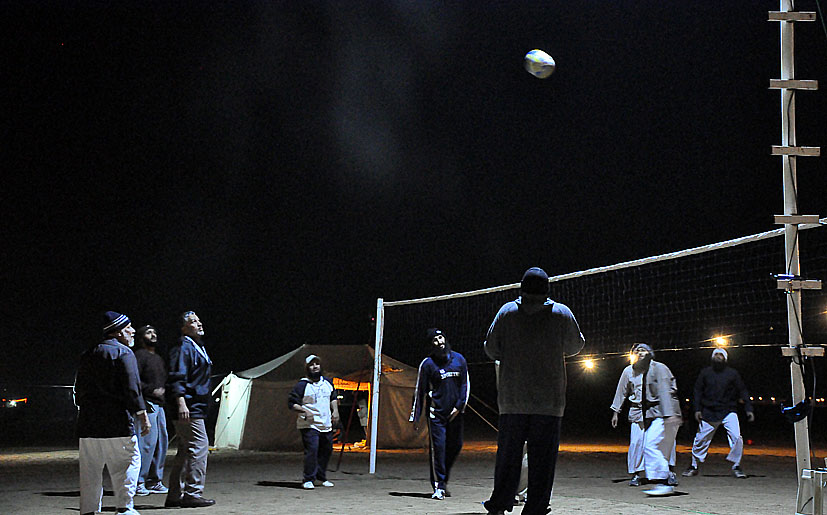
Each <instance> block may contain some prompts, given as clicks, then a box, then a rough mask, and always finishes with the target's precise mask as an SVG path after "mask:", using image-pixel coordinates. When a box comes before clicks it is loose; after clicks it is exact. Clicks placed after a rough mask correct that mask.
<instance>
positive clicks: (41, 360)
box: [0, 0, 827, 402]
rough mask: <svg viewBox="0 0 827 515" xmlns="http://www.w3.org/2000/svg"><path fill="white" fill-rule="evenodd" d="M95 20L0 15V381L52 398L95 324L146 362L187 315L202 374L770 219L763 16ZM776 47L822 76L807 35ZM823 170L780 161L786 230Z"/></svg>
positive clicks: (815, 202)
mask: <svg viewBox="0 0 827 515" xmlns="http://www.w3.org/2000/svg"><path fill="white" fill-rule="evenodd" d="M112 4H113V3H112V2H90V1H84V2H72V1H64V2H51V3H47V2H33V1H23V2H3V3H2V6H0V17H1V18H2V19H3V22H4V25H6V28H5V29H4V31H3V33H4V38H3V39H4V48H3V50H2V52H3V55H4V57H3V61H4V64H3V65H2V67H1V68H0V69H2V73H1V75H2V95H0V96H1V97H2V102H3V108H2V118H3V122H2V124H0V127H2V130H3V144H2V146H1V147H0V153H1V154H0V155H2V163H3V164H2V166H3V169H4V172H3V177H4V179H3V195H2V197H3V202H2V215H3V240H4V245H3V246H2V251H0V252H2V259H1V260H0V262H2V268H3V274H2V275H3V281H2V282H3V287H2V288H3V291H4V295H3V303H2V304H3V307H2V309H3V313H2V317H1V318H0V319H1V320H2V322H0V323H1V324H2V326H0V327H2V331H0V343H2V349H3V359H2V360H0V383H15V382H25V383H32V384H70V383H71V381H72V378H73V375H74V370H75V367H76V364H77V357H78V355H79V354H80V352H82V350H83V349H85V348H86V347H88V346H89V345H91V344H93V343H95V341H96V340H97V338H98V336H99V334H98V333H99V329H100V327H101V323H102V322H101V313H102V312H103V311H105V310H109V309H112V310H116V311H119V312H123V313H126V314H128V315H129V316H130V317H131V318H132V320H133V321H134V322H135V323H136V324H144V323H151V324H153V325H156V326H157V327H158V328H159V329H160V332H161V334H160V337H161V341H162V342H163V343H164V344H166V345H169V344H171V343H172V342H173V341H174V338H175V336H176V335H177V327H176V323H175V318H176V316H177V315H178V314H180V313H181V312H182V311H184V310H187V309H193V310H195V311H197V312H198V314H199V315H200V317H201V319H202V321H203V322H204V325H205V329H206V331H207V339H206V341H207V343H208V345H209V349H210V353H211V355H212V358H213V360H214V362H215V363H216V369H217V372H221V373H223V372H227V371H229V370H242V369H245V368H249V367H251V366H254V365H257V364H259V363H261V362H262V361H265V360H268V359H271V358H273V357H275V356H277V355H280V354H282V353H284V352H287V351H288V350H291V349H293V348H295V347H296V346H298V345H300V344H302V343H368V342H370V341H371V340H372V337H373V329H372V327H371V325H370V318H371V317H372V316H373V314H374V312H375V305H376V298H377V297H384V298H385V299H387V300H399V299H404V298H414V297H421V296H429V295H438V294H444V293H450V292H455V291H466V290H474V289H478V288H484V287H489V286H496V285H501V284H508V283H514V282H518V281H519V279H520V275H521V274H522V272H523V271H524V270H525V269H526V268H527V267H529V266H534V265H537V266H542V267H544V268H545V269H546V271H548V272H549V274H550V275H555V274H563V273H568V272H574V271H578V270H585V269H587V268H591V267H596V266H603V265H611V264H614V263H617V262H620V261H626V260H631V259H637V258H643V257H647V256H651V255H657V254H661V253H665V252H671V251H676V250H680V249H684V248H689V247H694V246H698V245H703V244H707V243H714V242H717V241H721V240H725V239H730V238H734V237H739V236H743V235H747V234H753V233H757V232H762V231H765V230H769V229H773V228H775V227H776V226H774V225H773V219H772V215H773V214H778V213H782V212H783V199H782V193H781V186H782V182H781V162H780V158H778V157H774V156H771V155H770V147H771V145H777V144H780V142H781V129H780V126H781V114H780V93H779V92H778V91H775V90H768V85H769V79H771V78H778V77H780V71H779V69H780V64H779V27H778V24H777V23H771V22H768V21H767V11H768V10H777V8H778V4H777V2H769V1H767V2H746V3H745V2H743V1H729V0H726V1H722V0H716V1H714V2H713V1H693V2H663V1H661V0H658V1H652V0H641V1H635V2H630V1H614V2H607V1H605V0H589V1H579V2H529V1H521V2H497V3H494V2H476V1H475V2H470V1H468V2H405V1H396V2H391V1H388V2H361V1H358V2H357V1H346V2H345V1H330V2H324V1H319V2H264V1H256V2H253V1H251V2H236V3H232V4H231V3H219V2H203V1H200V2H190V1H176V2H159V1H150V2H115V3H114V4H116V6H113V5H112ZM796 6H797V8H798V9H799V10H815V2H813V1H811V2H806V1H799V2H796ZM533 48H540V49H543V50H545V51H546V52H548V53H549V54H551V55H552V56H553V57H554V58H555V60H556V61H557V70H556V72H555V73H554V75H552V76H551V77H550V78H549V79H546V80H539V79H537V78H534V77H532V76H531V75H529V74H528V73H526V72H525V71H524V70H523V67H522V65H523V56H524V54H525V53H526V52H527V51H529V50H531V49H533ZM796 56H797V59H796V76H797V78H804V79H817V80H820V81H821V82H822V84H824V83H825V82H827V73H825V72H827V39H825V35H824V32H823V30H822V27H821V24H820V23H818V22H817V23H805V24H799V25H797V26H796ZM796 102H797V112H796V118H797V129H798V142H799V144H802V145H808V146H824V143H825V123H824V120H825V115H827V96H825V94H824V93H823V91H816V92H801V93H800V94H799V96H798V97H797V100H796ZM824 163H825V161H824V158H803V159H800V160H799V165H798V173H799V192H800V194H799V198H800V206H801V208H800V211H801V212H802V213H808V214H810V213H812V214H819V215H821V216H827V209H826V208H825V207H826V206H825V195H824V191H825V187H826V186H827V173H825V164H824ZM823 279H827V278H823ZM560 300H563V301H564V302H565V299H560ZM493 315H494V313H491V316H492V317H493ZM487 323H488V321H485V324H486V325H487ZM582 329H583V332H584V334H585V335H586V338H587V339H588V329H589V328H588V327H583V328H582ZM480 344H481V342H480ZM607 402H608V401H607Z"/></svg>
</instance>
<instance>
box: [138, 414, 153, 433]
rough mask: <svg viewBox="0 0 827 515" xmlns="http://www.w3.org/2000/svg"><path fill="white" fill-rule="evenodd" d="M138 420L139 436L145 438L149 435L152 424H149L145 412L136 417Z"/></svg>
mask: <svg viewBox="0 0 827 515" xmlns="http://www.w3.org/2000/svg"><path fill="white" fill-rule="evenodd" d="M138 420H139V421H140V422H141V436H146V435H148V434H149V430H150V429H152V424H151V423H150V422H149V415H148V414H147V412H146V411H144V412H143V413H141V414H140V415H138Z"/></svg>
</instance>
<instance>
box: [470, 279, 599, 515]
mask: <svg viewBox="0 0 827 515" xmlns="http://www.w3.org/2000/svg"><path fill="white" fill-rule="evenodd" d="M548 291H549V287H548V275H547V274H546V273H545V272H544V271H543V269H541V268H529V269H528V270H526V272H525V274H524V275H523V279H522V282H521V283H520V297H518V298H517V299H516V300H515V301H512V302H508V303H506V304H504V305H503V306H502V307H501V308H500V311H499V312H498V313H497V316H496V317H494V321H493V322H492V323H491V327H490V328H489V329H488V335H487V336H486V339H485V353H486V354H488V357H489V358H491V359H492V360H494V361H499V362H500V368H499V373H498V377H499V383H498V386H497V404H498V406H499V411H500V418H499V434H498V436H497V461H496V465H495V467H494V491H493V492H492V493H491V498H490V499H489V500H487V501H485V509H486V510H488V513H492V514H502V513H503V512H505V511H511V509H512V507H513V506H514V497H515V495H516V494H517V487H518V485H519V481H520V467H521V462H522V457H523V446H524V445H525V444H526V443H528V499H527V501H526V504H525V507H524V508H523V511H522V513H523V515H538V514H543V515H544V514H545V513H547V512H548V503H549V500H550V499H551V489H552V486H553V484H554V469H555V466H556V463H557V451H558V447H559V443H560V423H561V421H562V419H563V411H564V410H565V406H566V364H565V357H566V356H573V355H575V354H577V353H578V352H580V350H581V349H582V348H583V345H584V344H585V340H584V339H583V335H582V334H581V333H580V326H578V325H577V320H575V318H574V315H573V314H572V312H571V310H570V309H569V308H568V307H567V306H565V305H564V304H561V303H559V302H554V301H552V300H551V299H550V298H548Z"/></svg>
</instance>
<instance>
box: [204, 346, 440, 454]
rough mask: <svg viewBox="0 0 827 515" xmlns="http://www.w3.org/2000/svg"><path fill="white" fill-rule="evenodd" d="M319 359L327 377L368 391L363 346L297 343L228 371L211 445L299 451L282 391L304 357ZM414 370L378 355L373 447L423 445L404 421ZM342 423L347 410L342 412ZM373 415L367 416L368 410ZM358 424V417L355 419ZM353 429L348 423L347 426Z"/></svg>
mask: <svg viewBox="0 0 827 515" xmlns="http://www.w3.org/2000/svg"><path fill="white" fill-rule="evenodd" d="M310 354H316V355H318V356H319V357H320V358H321V359H322V367H323V369H324V374H325V376H327V377H331V378H337V379H340V380H342V381H343V383H341V384H343V385H345V388H346V389H351V388H353V389H355V388H356V387H358V388H359V390H360V391H368V392H369V393H372V392H371V390H372V387H373V384H372V374H373V365H374V352H373V349H372V348H371V347H369V346H367V345H302V346H301V347H299V348H297V349H294V350H292V351H290V352H288V353H287V354H284V355H282V356H279V357H278V358H275V359H273V360H271V361H268V362H267V363H264V364H262V365H259V366H257V367H253V368H250V369H248V370H244V371H242V372H237V373H230V374H229V375H227V377H225V378H224V380H223V381H222V385H221V405H220V407H219V411H218V420H217V422H216V428H215V446H216V447H219V448H226V447H229V448H234V449H253V450H301V448H302V444H301V436H300V433H299V431H298V430H297V429H296V416H297V414H296V413H295V412H294V411H291V410H289V409H288V407H287V395H288V394H289V393H290V390H292V388H293V386H295V384H296V382H297V381H298V380H299V379H300V378H302V377H304V376H305V368H304V367H305V361H304V360H305V358H306V357H307V356H309V355H310ZM416 374H417V370H416V369H415V368H413V367H411V366H409V365H406V364H404V363H402V362H400V361H397V360H395V359H393V358H391V357H388V356H384V355H383V356H382V375H381V380H380V388H381V395H380V398H379V403H380V405H379V420H378V435H377V447H379V448H412V447H425V446H426V445H427V435H426V433H425V432H424V431H420V432H419V433H417V432H415V431H414V430H413V424H410V423H408V417H409V415H410V410H411V400H412V399H413V393H414V389H415V387H416ZM340 415H341V418H342V423H343V424H346V423H347V421H348V416H349V413H345V412H341V413H340ZM371 415H372V414H371ZM354 423H355V424H358V423H359V422H358V418H357V417H354ZM351 429H353V426H351Z"/></svg>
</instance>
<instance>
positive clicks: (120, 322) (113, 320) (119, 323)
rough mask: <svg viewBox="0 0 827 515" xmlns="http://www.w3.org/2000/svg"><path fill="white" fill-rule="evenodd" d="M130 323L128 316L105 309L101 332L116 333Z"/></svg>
mask: <svg viewBox="0 0 827 515" xmlns="http://www.w3.org/2000/svg"><path fill="white" fill-rule="evenodd" d="M131 323H132V321H131V320H129V317H128V316H126V315H122V314H120V313H118V312H115V311H107V312H106V313H104V315H103V334H112V333H117V332H118V331H120V330H121V329H123V328H124V327H126V326H128V325H129V324H131Z"/></svg>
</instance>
